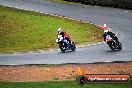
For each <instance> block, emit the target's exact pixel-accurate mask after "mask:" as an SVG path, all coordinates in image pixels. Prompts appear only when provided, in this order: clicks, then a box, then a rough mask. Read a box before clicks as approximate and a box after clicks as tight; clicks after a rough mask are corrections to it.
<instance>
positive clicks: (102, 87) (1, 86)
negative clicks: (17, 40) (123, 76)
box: [0, 81, 132, 88]
mask: <svg viewBox="0 0 132 88" xmlns="http://www.w3.org/2000/svg"><path fill="white" fill-rule="evenodd" d="M131 87H132V83H128V84H114V83H113V84H112V83H111V84H84V85H79V84H77V82H76V81H44V82H0V88H131Z"/></svg>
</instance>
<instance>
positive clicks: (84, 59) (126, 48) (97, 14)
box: [0, 0, 132, 65]
mask: <svg viewBox="0 0 132 88" xmlns="http://www.w3.org/2000/svg"><path fill="white" fill-rule="evenodd" d="M0 5H6V6H12V7H17V8H22V9H28V10H35V11H39V12H45V13H50V14H58V15H62V16H68V17H72V18H75V19H79V20H84V21H90V22H93V23H96V24H99V25H102V24H103V21H104V20H106V21H107V25H108V26H109V27H111V28H112V29H113V30H114V32H117V33H118V36H119V40H120V41H121V42H122V45H123V50H122V51H115V52H112V51H111V50H110V49H109V47H108V46H107V44H105V43H101V44H97V45H92V46H87V47H83V48H78V49H77V50H76V51H75V52H66V53H61V52H60V51H43V52H35V53H25V54H19V53H16V54H0V65H21V64H65V63H95V62H113V61H132V36H131V35H132V11H131V10H125V9H116V8H106V7H98V6H81V5H68V4H67V5H66V4H60V3H53V2H49V1H44V0H0Z"/></svg>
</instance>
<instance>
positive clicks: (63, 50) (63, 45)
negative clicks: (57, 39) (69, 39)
mask: <svg viewBox="0 0 132 88" xmlns="http://www.w3.org/2000/svg"><path fill="white" fill-rule="evenodd" d="M59 48H60V50H61V51H62V52H66V47H65V44H64V43H60V44H59Z"/></svg>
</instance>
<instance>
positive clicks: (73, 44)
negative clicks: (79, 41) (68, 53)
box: [71, 42, 76, 51]
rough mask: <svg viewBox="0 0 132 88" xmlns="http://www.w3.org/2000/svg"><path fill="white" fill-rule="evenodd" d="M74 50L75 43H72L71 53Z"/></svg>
mask: <svg viewBox="0 0 132 88" xmlns="http://www.w3.org/2000/svg"><path fill="white" fill-rule="evenodd" d="M75 49H76V45H75V43H74V42H72V47H71V50H72V51H75Z"/></svg>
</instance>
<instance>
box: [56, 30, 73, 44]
mask: <svg viewBox="0 0 132 88" xmlns="http://www.w3.org/2000/svg"><path fill="white" fill-rule="evenodd" d="M58 35H62V37H63V38H65V39H66V40H67V41H69V43H70V44H71V38H70V36H69V35H68V34H67V33H66V32H64V31H63V30H62V28H58Z"/></svg>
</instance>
